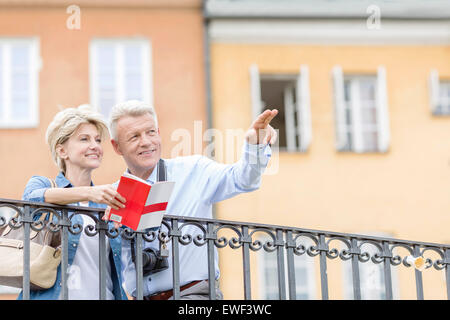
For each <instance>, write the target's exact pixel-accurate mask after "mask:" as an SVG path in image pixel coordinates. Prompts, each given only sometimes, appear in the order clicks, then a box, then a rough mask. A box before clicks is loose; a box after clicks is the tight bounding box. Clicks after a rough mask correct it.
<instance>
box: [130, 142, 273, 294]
mask: <svg viewBox="0 0 450 320" xmlns="http://www.w3.org/2000/svg"><path fill="white" fill-rule="evenodd" d="M270 156H271V149H270V146H269V145H263V144H260V145H251V144H248V143H245V144H244V147H243V154H242V157H241V159H240V160H239V161H238V162H236V163H234V164H221V163H218V162H215V161H213V160H211V159H209V158H207V157H205V156H201V155H194V156H187V157H177V158H173V159H164V162H165V164H166V168H167V181H174V182H175V187H174V190H173V193H172V196H171V198H170V200H169V204H168V206H167V210H166V213H167V214H170V215H177V216H183V217H195V218H209V219H211V218H212V205H213V204H214V203H216V202H218V201H221V200H225V199H228V198H231V197H233V196H235V195H238V194H240V193H244V192H250V191H254V190H256V189H258V188H259V186H260V184H261V175H262V174H263V172H264V170H265V168H266V167H267V164H268V162H269V159H270ZM156 172H157V170H153V171H152V173H151V174H150V176H149V177H148V179H147V181H148V182H150V183H151V184H153V183H155V182H156V180H157V175H156ZM162 230H163V231H165V227H163V228H162ZM182 232H183V234H190V235H192V236H195V235H197V234H202V231H201V230H199V229H198V227H195V226H191V225H188V226H186V227H185V228H183V229H182ZM144 247H154V248H159V242H158V240H155V241H153V242H151V243H148V242H146V241H144ZM167 249H168V250H169V258H168V261H169V268H168V269H167V270H164V271H161V272H158V273H156V274H153V275H150V276H147V277H144V285H143V293H144V296H147V295H149V294H152V293H155V292H160V291H165V290H169V289H172V288H173V285H172V258H171V257H172V252H171V250H172V246H171V244H170V243H169V244H168V245H167ZM206 250H207V248H206V245H205V246H201V247H198V246H196V245H195V244H194V243H190V244H188V245H180V246H179V263H180V268H179V269H180V286H183V285H185V284H187V283H189V282H192V281H195V280H206V279H208V259H207V251H206ZM219 274H220V272H219V267H218V254H217V249H216V248H215V275H216V279H218V278H219ZM122 277H123V279H124V286H125V290H126V291H127V292H128V293H129V294H131V295H132V296H136V269H135V266H134V263H133V262H132V260H131V250H130V241H128V240H125V239H123V240H122Z"/></svg>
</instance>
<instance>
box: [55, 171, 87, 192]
mask: <svg viewBox="0 0 450 320" xmlns="http://www.w3.org/2000/svg"><path fill="white" fill-rule="evenodd" d="M55 183H56V186H57V187H58V188H71V187H73V185H72V183H71V182H70V181H69V179H67V178H66V176H65V175H64V173H63V172H62V171H61V172H60V173H58V175H57V176H56V178H55ZM93 185H94V184H93V183H92V181H91V187H92V186H93Z"/></svg>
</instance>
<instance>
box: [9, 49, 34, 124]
mask: <svg viewBox="0 0 450 320" xmlns="http://www.w3.org/2000/svg"><path fill="white" fill-rule="evenodd" d="M30 71H31V70H30V48H29V46H27V45H23V44H20V45H13V46H11V117H12V119H14V120H23V119H27V118H29V117H30V102H31V101H30V77H31V74H30Z"/></svg>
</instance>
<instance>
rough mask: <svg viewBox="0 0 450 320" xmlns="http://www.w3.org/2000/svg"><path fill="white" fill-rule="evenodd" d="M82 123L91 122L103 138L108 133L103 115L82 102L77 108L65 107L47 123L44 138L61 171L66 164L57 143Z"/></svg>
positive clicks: (64, 170)
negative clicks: (59, 153)
mask: <svg viewBox="0 0 450 320" xmlns="http://www.w3.org/2000/svg"><path fill="white" fill-rule="evenodd" d="M84 123H90V124H93V125H94V126H95V127H96V128H97V130H98V132H99V133H100V136H101V137H102V139H103V138H105V137H106V135H107V134H108V126H107V124H106V122H105V121H104V120H103V116H102V115H101V114H100V113H98V112H95V111H94V110H93V109H92V107H91V106H90V105H87V104H83V105H80V106H78V107H77V108H67V109H64V110H62V111H60V112H58V113H57V114H56V115H55V117H54V118H53V121H52V122H51V123H50V124H49V126H48V128H47V132H46V134H45V140H46V141H47V144H48V145H49V147H50V152H51V153H52V158H53V161H55V163H56V165H57V166H58V168H59V169H60V170H61V171H62V172H64V173H65V172H66V164H65V162H64V160H63V159H61V158H60V157H59V155H58V153H57V151H56V149H57V147H58V145H60V144H63V143H64V142H66V141H67V140H68V139H69V138H70V137H71V136H72V135H73V134H74V132H75V131H76V130H77V128H78V127H79V126H80V125H81V124H84Z"/></svg>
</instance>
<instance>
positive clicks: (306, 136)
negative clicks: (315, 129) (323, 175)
mask: <svg viewBox="0 0 450 320" xmlns="http://www.w3.org/2000/svg"><path fill="white" fill-rule="evenodd" d="M296 95H297V96H296V108H297V123H298V134H299V135H300V139H299V142H300V151H301V152H306V151H307V150H308V148H309V145H310V144H311V138H312V133H311V105H310V96H309V69H308V66H306V65H302V66H300V73H299V75H298V78H297V88H296Z"/></svg>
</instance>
